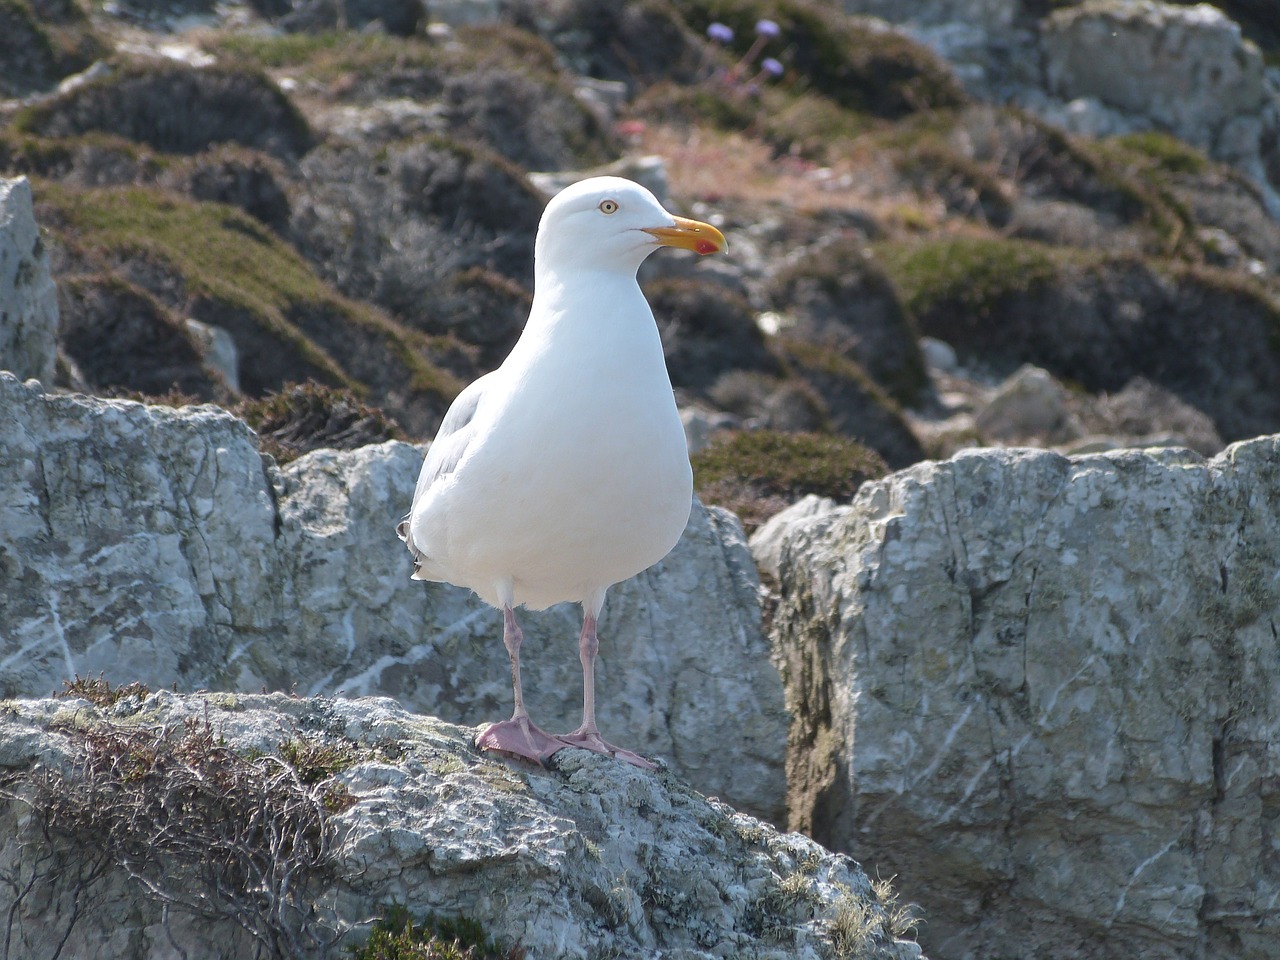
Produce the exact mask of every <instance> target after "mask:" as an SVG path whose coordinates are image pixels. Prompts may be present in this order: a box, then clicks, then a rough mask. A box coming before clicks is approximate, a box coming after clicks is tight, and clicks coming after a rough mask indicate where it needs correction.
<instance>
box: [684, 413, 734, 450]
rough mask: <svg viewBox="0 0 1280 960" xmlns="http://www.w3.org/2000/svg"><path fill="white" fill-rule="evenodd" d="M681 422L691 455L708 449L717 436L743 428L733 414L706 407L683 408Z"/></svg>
mask: <svg viewBox="0 0 1280 960" xmlns="http://www.w3.org/2000/svg"><path fill="white" fill-rule="evenodd" d="M680 421H681V423H683V424H684V439H685V442H686V443H687V444H688V445H689V453H691V454H693V453H701V452H702V451H703V450H705V449H707V447H708V446H710V445H711V441H712V440H713V439H714V438H715V437H716V436H717V435H719V434H722V433H724V432H725V431H728V430H737V429H740V428H741V426H742V423H741V421H740V420H738V418H737V417H735V416H734V415H733V414H731V413H724V412H721V411H716V410H708V409H706V408H705V407H681V408H680Z"/></svg>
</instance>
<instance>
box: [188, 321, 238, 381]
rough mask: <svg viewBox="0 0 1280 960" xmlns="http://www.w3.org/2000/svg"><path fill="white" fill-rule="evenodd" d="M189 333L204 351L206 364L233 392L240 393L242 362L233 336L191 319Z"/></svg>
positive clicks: (220, 329) (219, 328)
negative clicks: (218, 374) (216, 372)
mask: <svg viewBox="0 0 1280 960" xmlns="http://www.w3.org/2000/svg"><path fill="white" fill-rule="evenodd" d="M187 331H188V332H189V333H190V334H191V336H192V338H193V339H194V340H195V341H196V343H198V344H199V345H200V347H201V348H202V349H203V350H204V362H205V363H206V364H207V365H208V366H210V367H212V368H213V369H214V370H217V371H218V373H220V374H221V375H222V379H224V380H226V381H227V387H228V388H230V389H231V390H232V392H234V393H239V392H240V362H239V356H238V353H237V351H236V341H235V339H234V338H233V337H232V336H231V334H229V333H227V331H226V330H223V329H222V328H221V327H215V326H213V325H211V324H208V323H201V322H200V321H199V320H192V319H190V318H188V319H187Z"/></svg>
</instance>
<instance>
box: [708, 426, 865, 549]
mask: <svg viewBox="0 0 1280 960" xmlns="http://www.w3.org/2000/svg"><path fill="white" fill-rule="evenodd" d="M692 460H693V476H694V485H695V488H696V489H697V491H698V496H700V497H701V498H702V499H703V501H705V502H707V503H712V504H716V505H718V506H723V507H726V508H728V509H730V510H733V511H734V512H735V513H737V514H738V515H739V516H740V517H741V518H742V522H743V524H744V525H745V526H746V527H747V529H748V530H752V529H754V528H755V527H757V526H759V525H760V524H761V523H763V522H764V521H765V520H767V519H768V518H769V517H770V516H772V515H773V514H775V513H777V512H778V511H779V510H782V509H784V508H785V507H787V506H788V505H789V504H791V503H793V502H795V501H796V500H798V499H800V498H801V497H803V496H804V495H805V494H809V493H815V494H818V495H819V496H824V497H833V498H835V499H837V500H849V499H851V498H852V497H853V495H854V494H855V493H856V492H857V491H858V488H859V487H860V486H862V484H863V483H865V482H866V481H867V480H875V479H877V478H879V477H882V476H884V475H885V474H886V473H888V467H887V466H886V465H885V463H884V461H883V460H882V459H881V458H880V456H879V455H878V454H877V453H876V452H875V451H874V450H870V449H868V448H867V447H865V446H863V445H862V444H860V443H856V442H854V441H852V440H849V439H846V438H844V437H837V436H832V435H830V434H818V433H786V432H782V431H777V430H748V431H739V432H734V433H730V434H727V435H726V436H724V437H722V438H721V439H718V440H716V441H715V442H713V443H712V444H711V446H710V447H708V448H707V449H706V450H704V451H702V452H701V453H697V454H694V456H693V458H692Z"/></svg>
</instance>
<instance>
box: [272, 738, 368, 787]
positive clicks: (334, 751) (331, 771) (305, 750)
mask: <svg viewBox="0 0 1280 960" xmlns="http://www.w3.org/2000/svg"><path fill="white" fill-rule="evenodd" d="M280 756H281V758H282V759H283V760H284V762H285V763H287V764H289V766H291V767H293V769H294V772H296V773H297V774H298V779H299V780H300V781H302V782H303V783H304V784H306V785H307V786H308V787H312V786H315V785H316V784H317V783H320V782H321V781H324V780H328V779H329V778H330V777H332V776H334V775H335V774H338V773H341V772H342V771H343V770H346V769H348V768H349V767H352V766H354V765H355V764H356V763H358V762H359V761H360V759H361V756H360V753H359V752H358V751H357V750H356V748H355V747H354V746H353V745H352V744H350V743H347V742H345V741H338V742H336V743H326V742H323V741H319V740H312V739H309V738H307V737H291V738H289V739H288V740H282V741H281V742H280Z"/></svg>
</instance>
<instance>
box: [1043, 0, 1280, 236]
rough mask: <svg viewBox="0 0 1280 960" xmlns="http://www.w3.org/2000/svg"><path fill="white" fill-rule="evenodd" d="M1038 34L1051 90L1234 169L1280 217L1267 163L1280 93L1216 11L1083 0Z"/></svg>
mask: <svg viewBox="0 0 1280 960" xmlns="http://www.w3.org/2000/svg"><path fill="white" fill-rule="evenodd" d="M1042 37H1043V43H1044V51H1045V75H1046V79H1047V82H1048V87H1049V90H1050V92H1051V93H1053V94H1054V95H1056V96H1059V97H1061V98H1063V99H1064V100H1067V101H1074V100H1078V99H1086V100H1092V101H1096V102H1097V103H1099V104H1101V105H1103V106H1104V107H1106V108H1108V109H1110V110H1113V111H1117V112H1118V113H1119V114H1120V115H1121V116H1123V117H1125V118H1127V119H1128V120H1129V121H1130V122H1133V121H1137V122H1138V124H1139V125H1140V126H1153V127H1155V128H1156V129H1160V130H1166V131H1169V132H1171V133H1173V134H1174V135H1175V136H1177V137H1180V138H1181V139H1183V140H1186V141H1188V142H1189V143H1194V144H1196V145H1197V146H1200V147H1202V148H1204V149H1205V150H1207V151H1208V152H1209V153H1210V154H1212V155H1213V156H1215V157H1218V158H1219V159H1222V160H1225V161H1227V162H1228V163H1232V164H1235V165H1236V166H1239V167H1241V168H1242V169H1244V170H1245V171H1246V172H1247V173H1248V174H1249V175H1250V176H1251V177H1252V178H1253V179H1254V180H1255V181H1256V182H1258V183H1259V184H1260V185H1261V186H1263V187H1264V188H1265V189H1266V190H1267V192H1268V194H1269V197H1270V199H1271V202H1272V211H1273V214H1274V213H1276V212H1280V195H1277V193H1276V190H1277V189H1278V188H1280V183H1275V182H1271V180H1270V179H1269V176H1268V173H1269V172H1268V170H1267V160H1266V155H1267V154H1268V153H1270V152H1272V151H1274V149H1275V146H1274V144H1275V138H1276V136H1277V133H1278V132H1280V90H1277V89H1276V88H1275V87H1274V85H1273V84H1272V83H1270V82H1269V81H1268V79H1267V76H1266V64H1265V62H1264V60H1263V56H1262V52H1261V51H1260V50H1259V49H1258V48H1257V47H1256V46H1255V45H1254V44H1252V43H1250V42H1248V41H1246V40H1245V39H1244V38H1243V37H1242V35H1241V32H1240V27H1239V25H1238V24H1236V23H1235V22H1233V21H1232V20H1230V19H1229V18H1228V17H1227V16H1226V15H1225V14H1224V13H1223V12H1222V11H1221V10H1219V9H1217V8H1216V7H1214V6H1211V5H1210V4H1207V3H1200V4H1196V5H1195V6H1191V7H1183V6H1175V5H1173V4H1168V3H1159V2H1155V0H1091V2H1088V3H1085V4H1083V5H1082V6H1079V7H1074V8H1071V9H1067V10H1060V11H1058V12H1056V13H1054V15H1053V16H1051V17H1049V18H1047V19H1046V21H1045V24H1044V30H1043V31H1042Z"/></svg>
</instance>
